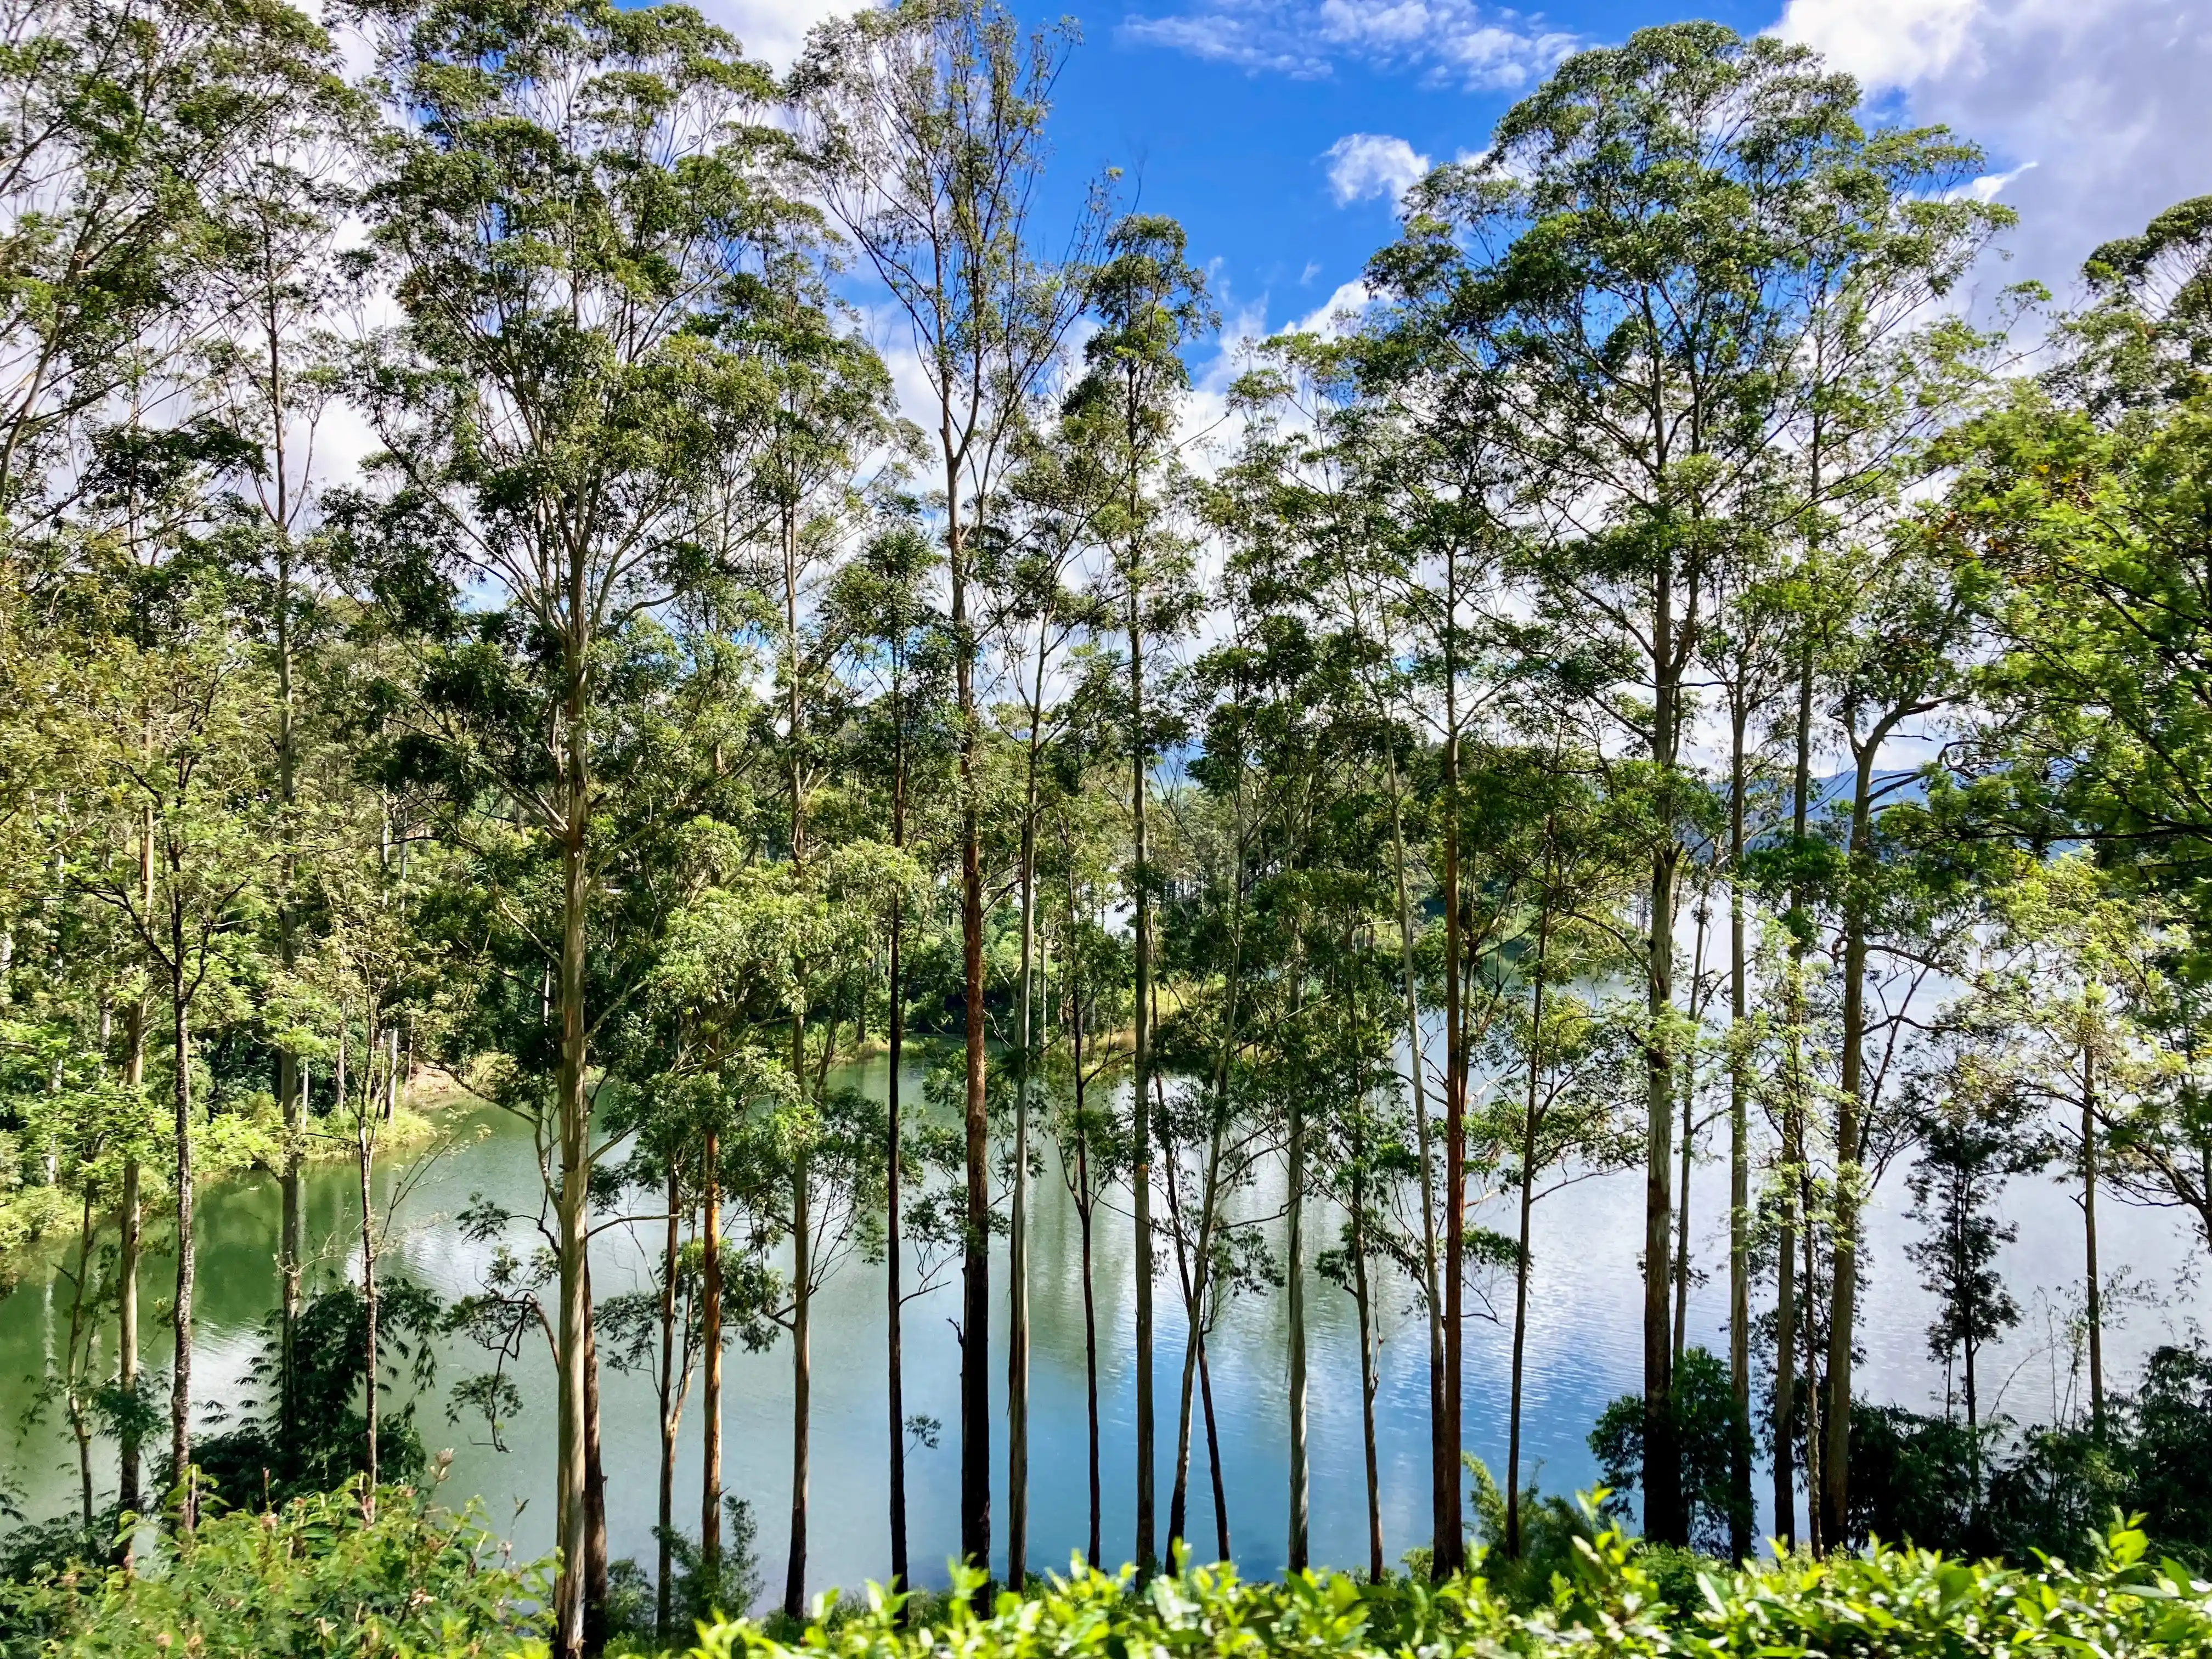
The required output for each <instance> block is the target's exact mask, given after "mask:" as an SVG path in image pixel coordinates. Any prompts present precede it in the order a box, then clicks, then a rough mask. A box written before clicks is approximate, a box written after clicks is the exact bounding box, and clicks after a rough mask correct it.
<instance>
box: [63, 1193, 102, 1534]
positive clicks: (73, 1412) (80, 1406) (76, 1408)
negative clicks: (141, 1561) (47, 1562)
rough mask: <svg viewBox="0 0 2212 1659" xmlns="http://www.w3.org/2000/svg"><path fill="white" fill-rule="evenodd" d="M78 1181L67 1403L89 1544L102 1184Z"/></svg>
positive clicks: (79, 1496)
mask: <svg viewBox="0 0 2212 1659" xmlns="http://www.w3.org/2000/svg"><path fill="white" fill-rule="evenodd" d="M79 1179H80V1181H81V1182H82V1188H83V1190H82V1194H80V1198H79V1203H78V1206H77V1226H76V1283H75V1285H74V1286H73V1287H72V1288H73V1291H74V1294H72V1295H71V1297H70V1322H69V1348H68V1353H69V1370H68V1379H69V1392H68V1395H67V1397H66V1402H65V1403H66V1405H67V1408H68V1411H69V1425H70V1437H71V1438H72V1439H74V1440H75V1441H76V1478H77V1496H78V1498H79V1500H80V1502H82V1504H83V1517H84V1530H85V1534H86V1538H87V1541H88V1542H89V1541H90V1534H91V1532H92V1517H93V1509H92V1420H91V1416H90V1413H89V1412H88V1408H87V1403H86V1401H85V1384H86V1383H88V1382H89V1381H90V1380H91V1378H90V1371H91V1360H92V1355H91V1352H89V1350H90V1348H91V1346H92V1344H91V1343H90V1342H88V1341H87V1340H85V1329H84V1311H85V1297H86V1292H87V1291H88V1290H89V1289H90V1287H91V1284H92V1245H93V1222H92V1216H93V1200H94V1197H95V1196H96V1188H98V1185H99V1183H98V1182H96V1181H94V1179H93V1177H92V1176H91V1175H90V1173H89V1172H84V1173H82V1174H81V1175H80V1176H79ZM80 1355H82V1364H80V1361H79V1356H80Z"/></svg>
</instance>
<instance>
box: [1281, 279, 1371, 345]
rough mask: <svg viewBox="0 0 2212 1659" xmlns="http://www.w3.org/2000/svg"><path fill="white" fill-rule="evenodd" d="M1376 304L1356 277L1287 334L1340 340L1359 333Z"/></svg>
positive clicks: (1306, 315)
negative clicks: (1362, 321) (1364, 320)
mask: <svg viewBox="0 0 2212 1659" xmlns="http://www.w3.org/2000/svg"><path fill="white" fill-rule="evenodd" d="M1374 302H1375V296H1374V295H1372V294H1370V293H1369V292H1368V289H1367V284H1366V283H1364V282H1363V281H1362V280H1361V279H1360V278H1358V277H1357V276H1355V277H1353V278H1352V280H1351V281H1350V282H1348V283H1340V284H1339V285H1338V287H1337V290H1336V292H1335V293H1334V294H1332V295H1329V296H1328V300H1327V301H1325V302H1323V303H1322V304H1321V305H1319V306H1316V307H1315V308H1314V309H1313V310H1311V311H1310V312H1308V313H1306V314H1305V315H1304V316H1303V317H1301V318H1299V319H1297V321H1296V322H1294V323H1292V324H1291V325H1290V326H1289V327H1288V328H1287V329H1285V331H1284V332H1285V333H1286V334H1317V335H1319V336H1320V337H1322V339H1324V340H1340V339H1342V338H1344V337H1345V336H1346V335H1347V334H1351V333H1353V332H1355V331H1357V330H1358V327H1359V324H1360V319H1362V318H1364V316H1365V315H1366V314H1367V307H1369V306H1370V305H1372V304H1373V303H1374Z"/></svg>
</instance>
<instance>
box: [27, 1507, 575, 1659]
mask: <svg viewBox="0 0 2212 1659" xmlns="http://www.w3.org/2000/svg"><path fill="white" fill-rule="evenodd" d="M365 1492H366V1489H365V1488H363V1487H362V1486H361V1485H360V1483H358V1482H355V1483H353V1484H351V1485H349V1486H347V1487H346V1488H345V1489H344V1490H343V1491H340V1492H331V1493H330V1494H328V1495H327V1496H319V1497H314V1498H299V1499H295V1500H294V1501H292V1502H290V1503H287V1504H282V1505H280V1506H277V1507H275V1508H272V1509H270V1510H265V1511H262V1512H255V1511H252V1510H240V1511H238V1512H236V1513H233V1514H228V1515H221V1516H212V1517H210V1519H208V1520H206V1521H205V1522H203V1523H202V1525H201V1526H200V1528H198V1530H197V1534H196V1535H195V1537H194V1538H193V1540H192V1541H191V1543H190V1544H189V1545H187V1546H185V1547H182V1548H179V1549H176V1550H173V1551H165V1552H163V1553H162V1554H161V1557H160V1558H159V1559H157V1560H156V1561H155V1562H154V1563H153V1564H152V1566H151V1569H150V1570H149V1569H148V1567H147V1565H146V1564H144V1563H142V1564H141V1566H140V1569H139V1570H138V1571H131V1569H130V1568H129V1567H128V1566H108V1567H101V1566H88V1565H83V1564H82V1563H81V1562H75V1561H71V1560H70V1559H68V1558H67V1557H58V1558H50V1559H43V1560H41V1559H36V1558H35V1556H33V1557H32V1558H29V1559H21V1560H18V1561H16V1562H15V1563H14V1564H13V1566H14V1571H15V1582H13V1583H9V1584H8V1585H6V1586H4V1587H0V1652H4V1653H6V1654H7V1655H8V1656H9V1659H33V1656H37V1655H46V1654H59V1653H66V1654H83V1655H94V1654H117V1655H122V1654H175V1653H201V1654H207V1655H209V1656H210V1659H212V1656H216V1655H231V1656H237V1659H246V1656H249V1655H266V1654H278V1653H285V1654H316V1655H330V1656H337V1655H348V1656H352V1655H362V1656H366V1655H370V1654H388V1653H419V1654H450V1655H454V1656H463V1655H466V1656H487V1659H488V1656H492V1655H497V1654H509V1653H523V1652H527V1651H532V1650H535V1651H538V1652H543V1651H544V1632H545V1626H544V1620H543V1618H542V1617H541V1616H540V1613H539V1612H538V1609H539V1608H540V1607H542V1605H543V1603H544V1599H545V1595H546V1581H545V1577H544V1573H543V1572H542V1571H540V1570H538V1569H536V1568H525V1567H519V1566H517V1565H513V1563H512V1562H511V1561H510V1560H509V1559H508V1558H507V1552H506V1550H505V1548H504V1547H502V1546H501V1544H500V1542H499V1541H498V1540H496V1539H495V1538H494V1537H492V1536H491V1535H490V1534H489V1533H487V1532H486V1531H485V1530H484V1529H483V1525H482V1524H481V1522H479V1521H478V1519H477V1517H476V1516H474V1515H472V1514H467V1515H453V1514H450V1513H448V1512H447V1511H446V1510H441V1509H438V1508H436V1507H435V1506H434V1505H432V1504H429V1503H428V1501H427V1499H426V1498H424V1497H423V1496H422V1494H420V1493H418V1492H412V1491H410V1490H409V1489H408V1488H406V1487H404V1486H386V1487H384V1488H381V1489H380V1490H378V1491H377V1492H375V1494H374V1502H373V1503H370V1502H368V1500H367V1498H366V1497H365Z"/></svg>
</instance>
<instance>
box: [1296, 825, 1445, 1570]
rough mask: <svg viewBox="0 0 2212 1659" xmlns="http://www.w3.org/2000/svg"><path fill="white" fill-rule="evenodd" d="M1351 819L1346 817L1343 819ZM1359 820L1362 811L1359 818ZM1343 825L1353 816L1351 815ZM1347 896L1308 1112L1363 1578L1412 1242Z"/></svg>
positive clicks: (1386, 1017)
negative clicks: (1348, 1376)
mask: <svg viewBox="0 0 2212 1659" xmlns="http://www.w3.org/2000/svg"><path fill="white" fill-rule="evenodd" d="M1350 816H1351V815H1347V817H1350ZM1359 816H1362V817H1364V814H1362V815H1359ZM1351 821H1352V822H1358V818H1357V817H1352V819H1351ZM1344 896H1346V897H1348V898H1351V899H1352V901H1353V902H1352V904H1350V905H1349V906H1346V907H1344V908H1340V911H1339V916H1340V924H1339V925H1340V927H1341V929H1342V932H1343V934H1344V942H1343V948H1342V949H1341V951H1340V953H1339V955H1338V956H1337V957H1336V959H1335V961H1334V963H1333V965H1332V967H1331V969H1329V970H1328V971H1326V972H1325V973H1324V975H1323V983H1324V987H1325V991H1326V994H1327V995H1328V1000H1329V1001H1330V1002H1331V1004H1332V1005H1333V1007H1332V1009H1331V1018H1330V1021H1329V1023H1330V1024H1331V1026H1332V1027H1333V1028H1334V1029H1333V1030H1331V1031H1330V1033H1329V1038H1330V1041H1329V1042H1328V1045H1327V1047H1326V1048H1324V1049H1323V1050H1322V1052H1321V1053H1320V1054H1317V1055H1316V1060H1318V1061H1319V1062H1320V1063H1319V1066H1317V1068H1316V1076H1315V1078H1314V1079H1313V1086H1314V1090H1315V1092H1316V1095H1318V1096H1320V1097H1322V1104H1321V1109H1320V1111H1319V1112H1318V1113H1317V1114H1316V1115H1318V1116H1319V1117H1320V1119H1321V1121H1322V1125H1323V1131H1322V1143H1323V1144H1322V1174H1321V1181H1320V1186H1321V1189H1322V1191H1323V1192H1325V1193H1326V1194H1328V1195H1329V1196H1330V1197H1331V1198H1332V1199H1333V1200H1334V1201H1335V1202H1336V1204H1337V1206H1338V1207H1339V1208H1340V1209H1341V1210H1342V1211H1343V1213H1344V1224H1343V1226H1342V1228H1341V1230H1340V1233H1339V1235H1338V1240H1337V1243H1335V1245H1334V1246H1333V1247H1331V1248H1330V1249H1327V1250H1324V1251H1323V1252H1322V1254H1321V1255H1319V1256H1317V1257H1316V1259H1315V1263H1314V1266H1315V1269H1316V1272H1318V1273H1320V1274H1321V1276H1322V1278H1324V1279H1328V1280H1329V1281H1330V1282H1331V1283H1333V1284H1335V1285H1338V1286H1339V1287H1340V1288H1341V1289H1343V1290H1345V1291H1348V1292H1349V1293H1350V1295H1351V1297H1352V1313H1353V1322H1354V1328H1355V1330H1356V1332H1357V1334H1358V1340H1359V1440H1360V1451H1361V1462H1362V1463H1363V1464H1364V1468H1365V1473H1366V1477H1367V1574H1368V1579H1369V1582H1370V1583H1377V1584H1379V1583H1383V1582H1384V1581H1385V1579H1386V1578H1387V1577H1388V1576H1389V1568H1388V1566H1387V1565H1385V1563H1384V1559H1383V1476H1382V1466H1381V1460H1380V1457H1379V1455H1378V1451H1377V1448H1376V1434H1375V1395H1376V1389H1378V1388H1379V1387H1380V1385H1381V1376H1380V1364H1379V1362H1380V1358H1381V1351H1382V1345H1383V1303H1384V1300H1385V1298H1384V1296H1383V1291H1384V1287H1385V1286H1386V1285H1388V1284H1389V1277H1390V1275H1389V1273H1388V1272H1387V1271H1383V1272H1382V1273H1380V1275H1379V1276H1380V1277H1381V1279H1382V1280H1383V1282H1382V1283H1381V1284H1378V1283H1376V1279H1377V1277H1378V1269H1386V1268H1387V1267H1388V1266H1395V1264H1397V1263H1401V1262H1404V1261H1407V1260H1409V1259H1410V1258H1412V1257H1413V1255H1414V1251H1413V1246H1412V1242H1411V1241H1410V1240H1408V1239H1405V1238H1401V1237H1400V1236H1399V1231H1400V1230H1399V1225H1398V1223H1397V1220H1396V1218H1395V1205H1394V1203H1393V1201H1392V1200H1394V1198H1395V1195H1396V1193H1397V1189H1398V1188H1401V1186H1402V1185H1403V1184H1404V1183H1405V1182H1407V1180H1408V1179H1409V1178H1412V1177H1413V1176H1416V1175H1418V1174H1419V1167H1420V1166H1419V1162H1418V1158H1417V1156H1416V1154H1415V1152H1414V1148H1413V1142H1412V1137H1410V1136H1409V1135H1408V1134H1407V1128H1408V1127H1409V1126H1408V1125H1407V1121H1406V1113H1405V1103H1404V1100H1403V1097H1402V1096H1401V1093H1400V1091H1399V1085H1400V1081H1401V1079H1399V1076H1398V1073H1397V1071H1396V1068H1395V1066H1394V1065H1393V1064H1392V1055H1391V1048H1392V1046H1393V1044H1392V1038H1393V1036H1394V1035H1395V1033H1394V1030H1393V1028H1394V1026H1395V1024H1396V1013H1397V1010H1396V1009H1395V1008H1394V1007H1393V1006H1392V1003H1393V1001H1394V1000H1395V999H1394V997H1393V996H1392V991H1393V988H1394V987H1392V985H1391V982H1390V981H1391V975H1390V967H1391V963H1390V960H1389V956H1387V955H1386V954H1385V953H1384V951H1383V949H1381V948H1378V946H1379V945H1380V940H1379V939H1376V934H1378V933H1380V932H1381V931H1382V930H1381V929H1380V928H1378V927H1376V926H1375V923H1374V921H1373V920H1372V918H1373V916H1374V915H1375V913H1376V911H1378V910H1380V909H1382V908H1383V907H1381V906H1379V905H1376V903H1374V902H1373V899H1374V895H1373V894H1371V893H1369V892H1363V891H1361V890H1360V889H1359V887H1358V886H1357V885H1354V884H1346V893H1345V895H1344Z"/></svg>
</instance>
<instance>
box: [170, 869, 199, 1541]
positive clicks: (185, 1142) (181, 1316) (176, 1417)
mask: <svg viewBox="0 0 2212 1659" xmlns="http://www.w3.org/2000/svg"><path fill="white" fill-rule="evenodd" d="M169 948H170V951H171V953H172V954H171V956H170V957H169V963H170V978H169V1011H170V1026H169V1037H170V1042H171V1044H172V1047H171V1050H170V1052H171V1053H172V1054H173V1056H174V1058H175V1061H176V1065H175V1071H176V1077H175V1079H174V1085H175V1086H174V1088H173V1091H172V1097H173V1101H174V1103H175V1108H176V1122H175V1126H174V1127H175V1131H176V1136H177V1294H176V1300H175V1302H174V1303H173V1304H172V1307H171V1310H170V1325H171V1328H172V1330H173V1332H174V1334H175V1338H176V1358H175V1360H174V1362H173V1364H172V1365H171V1367H170V1372H169V1467H170V1468H172V1469H173V1470H174V1471H175V1477H176V1480H177V1482H178V1489H177V1491H178V1496H177V1527H178V1529H179V1531H181V1532H185V1533H190V1532H191V1530H192V1528H193V1527H194V1526H195V1525H196V1524H197V1521H198V1518H199V1504H198V1497H197V1492H196V1490H195V1486H196V1483H195V1482H194V1480H193V1479H192V1288H193V1277H194V1269H195V1267H197V1256H198V1254H199V1252H198V1249H197V1245H196V1243H195V1242H194V1240H193V1237H192V1196H193V1194H192V1060H191V1056H192V1049H191V1024H190V1014H191V1001H190V1000H189V998H188V997H187V996H186V994H185V973H184V960H185V915H184V911H183V909H182V908H180V906H179V903H178V902H177V901H175V900H172V901H171V902H170V906H169Z"/></svg>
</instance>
